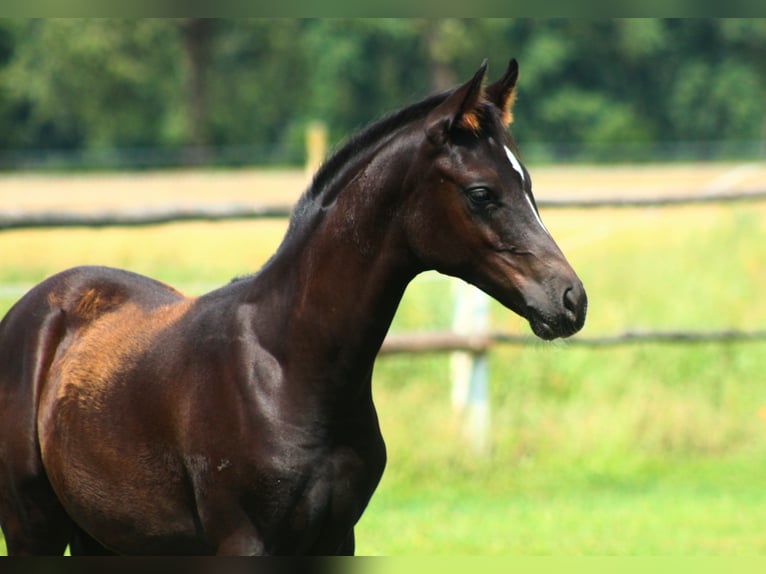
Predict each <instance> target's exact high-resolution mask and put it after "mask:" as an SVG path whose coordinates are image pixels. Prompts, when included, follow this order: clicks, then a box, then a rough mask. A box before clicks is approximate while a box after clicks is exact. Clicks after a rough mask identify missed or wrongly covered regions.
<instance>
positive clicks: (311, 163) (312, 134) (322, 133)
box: [306, 121, 327, 177]
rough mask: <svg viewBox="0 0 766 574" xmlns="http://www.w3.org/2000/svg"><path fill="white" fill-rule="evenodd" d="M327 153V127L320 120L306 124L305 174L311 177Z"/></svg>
mask: <svg viewBox="0 0 766 574" xmlns="http://www.w3.org/2000/svg"><path fill="white" fill-rule="evenodd" d="M326 153H327V127H326V126H325V124H324V123H322V122H318V121H317V122H311V123H310V124H309V125H308V126H306V175H307V176H309V177H311V176H312V175H314V173H316V171H317V170H318V169H319V166H320V165H322V162H323V161H324V158H325V154H326Z"/></svg>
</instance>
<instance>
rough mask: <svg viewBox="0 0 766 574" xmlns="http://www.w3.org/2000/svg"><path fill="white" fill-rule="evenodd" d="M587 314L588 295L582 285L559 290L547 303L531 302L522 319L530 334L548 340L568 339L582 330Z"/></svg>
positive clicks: (573, 285)
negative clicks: (527, 325)
mask: <svg viewBox="0 0 766 574" xmlns="http://www.w3.org/2000/svg"><path fill="white" fill-rule="evenodd" d="M587 311H588V296H587V294H586V293H585V288H584V287H583V285H582V283H581V282H580V281H579V280H577V281H575V282H574V283H572V284H570V285H567V286H565V287H564V288H563V289H558V290H557V291H556V295H555V296H553V297H551V298H550V299H549V301H548V302H545V303H542V302H530V303H528V304H527V308H526V312H525V313H524V316H525V317H526V319H527V321H529V326H530V327H531V328H532V332H533V333H534V334H535V335H537V336H538V337H540V338H541V339H544V340H546V341H550V340H553V339H557V338H560V337H569V336H571V335H574V334H575V333H577V332H578V331H579V330H580V329H582V327H583V325H584V324H585V315H586V314H587Z"/></svg>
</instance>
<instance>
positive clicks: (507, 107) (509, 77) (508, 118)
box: [487, 58, 519, 126]
mask: <svg viewBox="0 0 766 574" xmlns="http://www.w3.org/2000/svg"><path fill="white" fill-rule="evenodd" d="M518 79H519V63H518V62H517V61H516V58H512V59H511V61H510V62H509V63H508V69H507V70H506V71H505V74H503V77H502V78H500V79H499V80H498V81H497V82H495V83H494V84H492V85H491V86H489V87H488V88H487V96H488V98H489V100H490V101H491V102H492V103H493V104H495V105H496V106H497V107H498V109H499V110H500V117H501V119H502V121H503V124H504V125H506V126H508V125H510V124H511V122H512V121H513V113H512V112H511V108H512V107H513V102H514V100H515V99H516V80H518Z"/></svg>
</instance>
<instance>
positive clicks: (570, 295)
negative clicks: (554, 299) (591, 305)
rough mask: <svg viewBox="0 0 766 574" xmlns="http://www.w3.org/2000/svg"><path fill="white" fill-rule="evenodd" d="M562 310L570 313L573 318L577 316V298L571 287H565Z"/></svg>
mask: <svg viewBox="0 0 766 574" xmlns="http://www.w3.org/2000/svg"><path fill="white" fill-rule="evenodd" d="M564 308H565V309H566V310H567V311H569V312H570V313H571V315H572V316H573V317H576V316H577V298H576V295H575V293H574V289H573V288H572V287H567V290H566V291H564Z"/></svg>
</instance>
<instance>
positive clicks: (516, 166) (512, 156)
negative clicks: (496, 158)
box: [503, 146, 550, 235]
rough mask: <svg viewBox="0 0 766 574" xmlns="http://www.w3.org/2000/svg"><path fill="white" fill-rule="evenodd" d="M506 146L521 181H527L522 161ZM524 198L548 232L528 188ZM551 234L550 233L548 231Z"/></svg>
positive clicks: (541, 225)
mask: <svg viewBox="0 0 766 574" xmlns="http://www.w3.org/2000/svg"><path fill="white" fill-rule="evenodd" d="M503 147H504V148H505V155H507V156H508V160H509V161H510V162H511V165H512V166H513V169H515V170H516V171H517V172H518V174H519V175H520V176H521V182H522V183H526V178H525V177H524V170H523V169H522V167H521V163H520V162H519V160H518V159H516V156H515V155H514V154H513V152H512V151H511V149H510V148H509V147H508V146H503ZM524 199H526V200H527V203H528V204H529V209H531V210H532V213H533V214H534V216H535V219H536V220H537V222H538V223H539V224H540V227H542V228H543V229H544V230H545V232H546V233H548V229H547V228H546V227H545V224H544V223H543V220H542V219H540V214H539V213H537V210H536V209H535V206H534V204H533V203H532V199H531V198H530V197H529V193H528V192H527V190H526V188H525V189H524ZM548 235H550V233H548Z"/></svg>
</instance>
